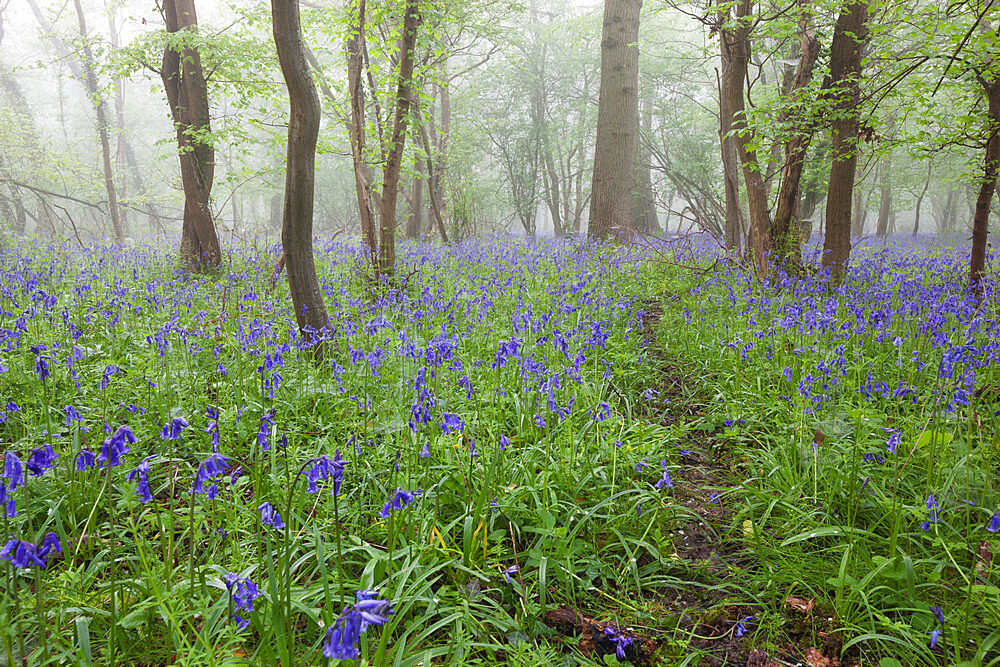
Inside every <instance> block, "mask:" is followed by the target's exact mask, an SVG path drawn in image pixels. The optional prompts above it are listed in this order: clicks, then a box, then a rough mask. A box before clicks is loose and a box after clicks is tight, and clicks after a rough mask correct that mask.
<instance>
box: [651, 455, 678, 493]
mask: <svg viewBox="0 0 1000 667" xmlns="http://www.w3.org/2000/svg"><path fill="white" fill-rule="evenodd" d="M660 465H662V466H663V477H661V478H660V479H659V481H658V482H656V484H654V485H653V487H654V488H657V489H664V488H666V487H668V486H673V485H674V483H673V482H672V481H670V470H669V469H668V468H667V460H666V459H663V460H662V461H660Z"/></svg>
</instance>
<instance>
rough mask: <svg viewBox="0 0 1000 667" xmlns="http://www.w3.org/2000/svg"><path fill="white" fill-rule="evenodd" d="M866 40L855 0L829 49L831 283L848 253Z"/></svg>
mask: <svg viewBox="0 0 1000 667" xmlns="http://www.w3.org/2000/svg"><path fill="white" fill-rule="evenodd" d="M867 39H868V1H867V0H853V1H852V2H851V4H849V5H848V6H847V7H845V9H844V11H843V12H842V13H841V14H840V17H839V18H838V19H837V26H836V28H835V29H834V32H833V45H832V47H831V50H830V91H831V93H832V95H833V100H834V102H835V107H836V108H835V110H834V111H833V114H834V120H833V124H832V125H833V142H832V145H831V149H830V150H831V152H832V154H833V165H832V166H831V168H830V185H829V189H828V190H827V196H826V236H825V238H824V240H823V266H825V267H827V268H829V269H830V278H831V280H832V281H833V283H834V284H838V283H840V282H841V281H842V280H843V279H844V276H845V275H846V273H847V263H848V261H849V259H850V255H851V200H852V195H853V193H854V177H855V174H856V172H857V164H858V113H857V107H858V104H859V103H860V97H861V90H860V85H859V81H858V79H859V78H860V76H861V57H862V50H863V48H864V45H865V43H866V41H867Z"/></svg>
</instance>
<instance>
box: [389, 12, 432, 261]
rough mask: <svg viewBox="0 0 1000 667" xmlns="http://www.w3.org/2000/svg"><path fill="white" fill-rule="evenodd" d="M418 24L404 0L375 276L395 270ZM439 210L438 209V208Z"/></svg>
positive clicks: (416, 14)
mask: <svg viewBox="0 0 1000 667" xmlns="http://www.w3.org/2000/svg"><path fill="white" fill-rule="evenodd" d="M419 25H420V7H419V3H418V2H417V0H406V9H405V14H404V16H403V34H402V36H401V37H400V39H399V53H400V56H399V57H400V63H399V82H398V85H397V87H396V99H395V107H396V111H395V114H394V117H393V121H392V138H391V139H390V140H389V146H388V151H387V153H386V160H385V167H384V168H383V171H382V208H381V211H380V213H379V223H380V231H379V245H378V275H379V276H380V277H382V276H392V275H393V273H395V271H396V199H397V196H398V195H399V170H400V167H401V165H402V162H403V148H404V147H405V144H406V124H407V121H408V119H409V117H410V106H411V104H412V99H413V61H414V54H415V52H416V44H417V28H418V26H419ZM438 210H439V211H440V209H438Z"/></svg>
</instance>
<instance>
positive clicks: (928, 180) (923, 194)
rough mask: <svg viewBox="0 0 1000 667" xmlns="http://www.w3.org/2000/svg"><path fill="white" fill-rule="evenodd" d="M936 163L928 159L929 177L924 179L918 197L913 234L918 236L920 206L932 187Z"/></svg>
mask: <svg viewBox="0 0 1000 667" xmlns="http://www.w3.org/2000/svg"><path fill="white" fill-rule="evenodd" d="M933 169H934V163H933V162H931V161H930V160H927V178H926V180H924V187H923V189H922V190H921V191H920V195H919V196H918V197H917V210H916V212H915V215H914V217H913V235H914V236H916V235H917V234H919V233H920V207H921V205H922V204H923V203H924V197H926V196H927V190H928V189H930V187H931V174H932V173H933Z"/></svg>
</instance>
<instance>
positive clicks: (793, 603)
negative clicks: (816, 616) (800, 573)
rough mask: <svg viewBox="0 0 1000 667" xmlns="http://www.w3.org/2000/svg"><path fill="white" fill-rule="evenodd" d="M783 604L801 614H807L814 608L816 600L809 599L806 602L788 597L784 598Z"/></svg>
mask: <svg viewBox="0 0 1000 667" xmlns="http://www.w3.org/2000/svg"><path fill="white" fill-rule="evenodd" d="M785 602H786V603H787V604H788V606H789V607H791V608H792V609H794V610H795V611H798V612H801V613H803V614H808V613H810V612H811V611H812V610H813V607H815V606H816V598H809V599H808V600H803V599H802V598H796V597H792V596H791V595H789V596H788V597H787V598H785Z"/></svg>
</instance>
